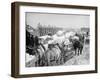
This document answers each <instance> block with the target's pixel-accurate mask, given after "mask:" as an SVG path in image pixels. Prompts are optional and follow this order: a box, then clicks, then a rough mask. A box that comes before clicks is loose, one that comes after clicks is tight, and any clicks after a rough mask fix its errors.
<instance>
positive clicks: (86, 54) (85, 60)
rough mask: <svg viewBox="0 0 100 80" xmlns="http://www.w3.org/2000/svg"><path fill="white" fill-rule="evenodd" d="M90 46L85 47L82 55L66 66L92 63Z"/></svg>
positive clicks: (69, 61)
mask: <svg viewBox="0 0 100 80" xmlns="http://www.w3.org/2000/svg"><path fill="white" fill-rule="evenodd" d="M89 48H90V47H89V45H84V48H83V52H82V55H79V56H78V55H76V56H74V57H73V58H71V59H69V60H68V61H66V62H65V64H64V65H88V64H89V61H90V57H89V55H90V53H89V52H90V51H89V50H90V49H89Z"/></svg>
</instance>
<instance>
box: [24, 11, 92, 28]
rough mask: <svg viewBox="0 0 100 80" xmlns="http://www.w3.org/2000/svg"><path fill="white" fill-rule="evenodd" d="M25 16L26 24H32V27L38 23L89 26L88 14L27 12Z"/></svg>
mask: <svg viewBox="0 0 100 80" xmlns="http://www.w3.org/2000/svg"><path fill="white" fill-rule="evenodd" d="M25 16H26V17H25V19H26V24H27V25H30V26H32V27H33V28H37V24H38V23H40V24H42V25H53V26H56V27H62V28H81V27H89V24H90V16H89V15H75V14H50V13H34V12H27V13H26V14H25Z"/></svg>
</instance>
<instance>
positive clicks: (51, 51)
mask: <svg viewBox="0 0 100 80" xmlns="http://www.w3.org/2000/svg"><path fill="white" fill-rule="evenodd" d="M60 55H61V50H60V48H59V47H58V45H56V44H49V45H48V50H47V51H46V52H45V58H46V65H47V66H53V65H54V64H52V63H54V62H55V65H58V64H59V63H60V58H61V56H60Z"/></svg>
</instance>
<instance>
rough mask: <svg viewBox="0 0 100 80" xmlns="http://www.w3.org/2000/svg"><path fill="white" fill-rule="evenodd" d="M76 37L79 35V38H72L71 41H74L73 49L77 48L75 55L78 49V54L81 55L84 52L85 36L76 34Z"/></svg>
mask: <svg viewBox="0 0 100 80" xmlns="http://www.w3.org/2000/svg"><path fill="white" fill-rule="evenodd" d="M76 37H79V40H77V39H75V40H74V39H70V41H71V42H72V45H73V49H74V50H75V55H76V54H77V51H78V55H80V54H82V50H83V46H84V36H83V35H76Z"/></svg>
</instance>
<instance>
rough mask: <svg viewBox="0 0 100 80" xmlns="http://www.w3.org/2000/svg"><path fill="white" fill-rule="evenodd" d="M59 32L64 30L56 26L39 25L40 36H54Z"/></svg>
mask: <svg viewBox="0 0 100 80" xmlns="http://www.w3.org/2000/svg"><path fill="white" fill-rule="evenodd" d="M58 30H62V28H58V27H56V26H51V25H47V26H46V25H41V24H40V23H39V24H38V31H39V34H40V36H44V35H47V34H49V33H51V34H52V35H54V34H55V33H56V32H57V31H58Z"/></svg>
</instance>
